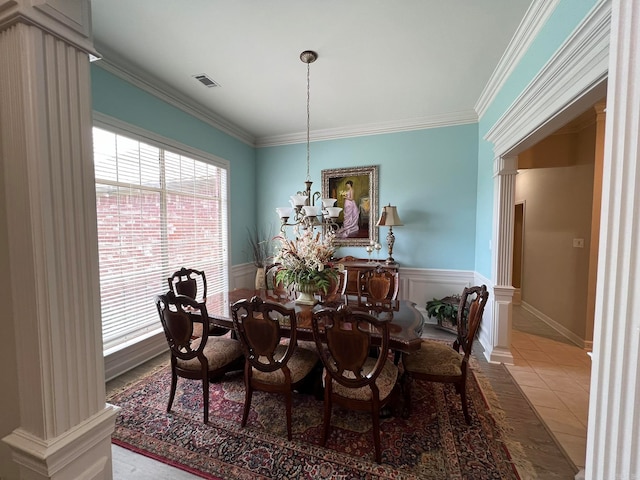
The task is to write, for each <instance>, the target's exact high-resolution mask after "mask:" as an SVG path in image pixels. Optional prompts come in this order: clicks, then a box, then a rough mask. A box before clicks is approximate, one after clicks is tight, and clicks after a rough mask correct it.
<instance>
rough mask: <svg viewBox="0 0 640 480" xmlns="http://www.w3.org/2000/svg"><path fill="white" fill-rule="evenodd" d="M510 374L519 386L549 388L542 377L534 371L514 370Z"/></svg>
mask: <svg viewBox="0 0 640 480" xmlns="http://www.w3.org/2000/svg"><path fill="white" fill-rule="evenodd" d="M510 372H511V375H512V376H513V378H514V379H515V381H516V383H517V384H518V385H526V386H528V387H538V388H545V387H547V384H546V383H545V382H544V380H543V379H542V378H540V375H538V374H537V373H536V372H534V371H528V370H518V369H514V370H510Z"/></svg>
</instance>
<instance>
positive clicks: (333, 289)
mask: <svg viewBox="0 0 640 480" xmlns="http://www.w3.org/2000/svg"><path fill="white" fill-rule="evenodd" d="M348 275H349V272H347V270H346V269H344V268H343V269H342V270H338V277H337V278H336V279H335V281H333V280H332V282H331V285H330V287H329V288H328V289H327V293H324V292H322V291H320V292H319V296H320V303H321V304H323V305H328V304H332V305H333V304H336V305H338V304H339V303H343V300H344V295H345V292H346V290H347V278H348Z"/></svg>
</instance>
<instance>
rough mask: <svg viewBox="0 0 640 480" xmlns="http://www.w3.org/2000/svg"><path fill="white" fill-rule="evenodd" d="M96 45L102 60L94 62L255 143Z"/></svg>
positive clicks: (167, 86) (247, 141)
mask: <svg viewBox="0 0 640 480" xmlns="http://www.w3.org/2000/svg"><path fill="white" fill-rule="evenodd" d="M96 49H97V50H98V52H100V56H101V60H100V61H98V62H95V65H96V66H98V67H100V68H102V69H104V70H106V71H108V72H109V73H112V74H114V75H116V76H117V77H120V78H122V79H123V80H125V81H127V82H129V83H131V84H132V85H134V86H136V87H138V88H140V89H142V90H144V91H145V92H147V93H150V94H151V95H153V96H155V97H157V98H159V99H161V100H163V101H165V102H167V103H168V104H170V105H173V106H174V107H176V108H179V109H180V110H182V111H183V112H185V113H188V114H189V115H191V116H193V117H195V118H197V119H199V120H202V121H203V122H205V123H207V124H209V125H211V126H212V127H214V128H216V129H218V130H220V131H222V132H224V133H226V134H227V135H231V136H232V137H234V138H237V139H238V140H240V141H241V142H243V143H246V144H247V145H250V146H252V147H255V137H254V136H253V135H251V134H250V133H248V132H247V131H245V130H243V129H242V128H240V127H239V126H237V125H235V124H233V123H231V122H229V121H228V120H225V119H224V118H222V117H221V116H219V115H216V114H215V113H213V112H212V111H210V110H208V109H204V108H202V107H201V106H200V105H199V104H197V103H196V102H195V101H194V100H192V99H191V98H189V97H187V96H186V95H184V94H182V93H180V92H178V91H177V90H176V89H174V88H172V87H170V86H169V85H167V84H166V83H164V82H162V81H160V80H159V79H158V78H156V77H154V76H152V75H150V74H149V73H147V72H144V71H143V70H141V69H139V68H137V67H136V66H135V65H133V64H131V63H129V62H127V61H126V60H124V59H123V58H122V57H120V56H119V55H118V54H117V53H115V52H113V51H112V50H111V49H109V48H108V47H106V46H105V45H102V44H98V43H96Z"/></svg>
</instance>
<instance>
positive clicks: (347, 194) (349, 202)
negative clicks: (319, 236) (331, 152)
mask: <svg viewBox="0 0 640 480" xmlns="http://www.w3.org/2000/svg"><path fill="white" fill-rule="evenodd" d="M322 197H323V198H335V199H337V201H336V203H335V206H337V207H341V208H342V211H341V212H340V216H339V217H338V220H337V222H338V225H339V228H338V230H337V231H336V237H335V242H334V243H335V245H337V246H354V247H357V246H366V245H369V243H370V242H377V241H378V228H377V227H376V222H377V220H378V218H377V215H378V166H377V165H372V166H367V167H354V168H331V169H327V170H322Z"/></svg>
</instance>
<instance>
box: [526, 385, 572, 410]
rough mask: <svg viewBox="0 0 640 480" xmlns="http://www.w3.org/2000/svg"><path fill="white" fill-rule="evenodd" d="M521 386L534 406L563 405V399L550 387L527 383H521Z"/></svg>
mask: <svg viewBox="0 0 640 480" xmlns="http://www.w3.org/2000/svg"><path fill="white" fill-rule="evenodd" d="M520 388H521V389H522V391H523V392H524V394H525V395H526V396H527V398H528V399H529V401H530V402H531V404H532V405H533V406H534V407H538V406H540V407H551V408H553V407H556V406H558V405H562V400H560V399H559V398H558V396H557V395H556V394H555V393H554V392H552V391H551V390H549V389H548V388H539V387H529V386H527V385H520Z"/></svg>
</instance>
